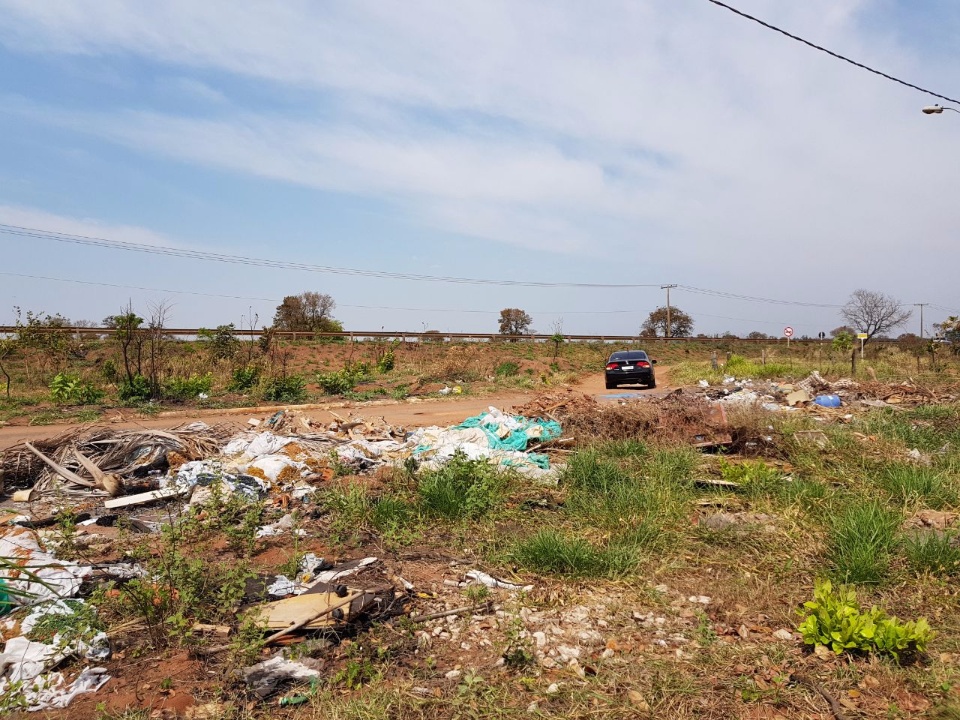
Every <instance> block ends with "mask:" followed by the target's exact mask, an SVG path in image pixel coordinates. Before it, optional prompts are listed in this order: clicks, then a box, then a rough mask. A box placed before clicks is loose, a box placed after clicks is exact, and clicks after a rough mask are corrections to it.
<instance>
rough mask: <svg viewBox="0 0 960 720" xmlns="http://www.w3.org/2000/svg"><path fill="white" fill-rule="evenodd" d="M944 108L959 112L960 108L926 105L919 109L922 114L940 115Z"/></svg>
mask: <svg viewBox="0 0 960 720" xmlns="http://www.w3.org/2000/svg"><path fill="white" fill-rule="evenodd" d="M944 110H951V111H952V112H955V113H960V110H957V109H956V108H954V107H950V106H949V105H948V106H943V105H927V106H926V107H924V108H922V109H921V112H923V114H924V115H940V114H941V113H942V112H943V111H944Z"/></svg>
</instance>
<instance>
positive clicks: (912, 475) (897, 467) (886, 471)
mask: <svg viewBox="0 0 960 720" xmlns="http://www.w3.org/2000/svg"><path fill="white" fill-rule="evenodd" d="M878 481H879V484H880V487H882V488H883V489H884V490H886V491H887V492H888V493H890V495H891V497H893V499H894V500H897V501H898V502H901V503H904V504H907V503H922V504H923V505H925V506H927V507H929V508H932V509H934V510H938V509H940V508H943V507H954V506H956V505H957V491H956V488H955V487H954V485H953V483H952V481H951V480H950V479H949V478H948V477H946V476H945V475H943V474H942V473H941V472H939V471H937V470H935V469H933V468H929V467H923V466H921V465H909V464H906V463H896V464H892V465H887V466H885V467H884V468H883V471H882V472H881V473H880V477H879V478H878Z"/></svg>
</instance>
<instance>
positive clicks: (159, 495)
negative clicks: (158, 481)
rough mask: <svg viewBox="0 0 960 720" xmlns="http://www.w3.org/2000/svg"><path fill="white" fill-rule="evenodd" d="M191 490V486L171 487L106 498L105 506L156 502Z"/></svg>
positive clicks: (113, 506)
mask: <svg viewBox="0 0 960 720" xmlns="http://www.w3.org/2000/svg"><path fill="white" fill-rule="evenodd" d="M188 492H189V488H181V487H170V488H166V489H164V490H151V491H150V492H145V493H140V494H139V495H127V496H126V497H118V498H110V499H109V500H105V501H104V503H103V506H104V507H105V508H107V509H113V508H121V507H127V506H128V505H145V504H147V503H151V502H156V501H157V500H170V499H171V498H175V497H180V496H181V495H184V494H186V493H188Z"/></svg>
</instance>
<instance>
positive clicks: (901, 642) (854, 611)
mask: <svg viewBox="0 0 960 720" xmlns="http://www.w3.org/2000/svg"><path fill="white" fill-rule="evenodd" d="M803 607H804V608H806V610H807V611H808V612H809V614H808V615H807V616H806V617H805V618H804V620H803V622H802V623H800V627H799V628H798V629H799V630H800V633H801V634H802V635H803V641H804V642H805V643H806V644H807V645H814V646H816V645H823V646H826V647H828V648H830V649H831V650H833V652H835V653H836V654H837V655H840V654H841V653H844V652H847V651H851V652H861V653H868V652H877V653H881V654H888V655H892V656H893V657H894V658H895V659H897V660H898V661H899V660H900V656H901V654H902V653H903V654H914V653H920V652H923V651H924V649H926V646H927V643H928V642H930V640H931V639H932V638H933V632H932V630H931V629H930V625H929V624H928V623H927V620H926V618H920V619H918V620H916V621H913V620H911V621H909V622H903V621H901V620H899V619H897V618H896V617H888V616H887V614H886V613H885V612H884V611H883V610H880V609H879V608H877V607H876V606H874V607H872V608H870V610H869V611H867V612H863V611H861V609H860V603H858V602H857V595H856V593H855V592H854V591H853V590H852V589H850V588H846V587H842V586H841V587H839V588H837V589H836V591H834V589H833V585H832V584H831V583H830V581H829V580H825V581H823V582H817V583H816V584H815V586H814V590H813V600H811V601H807V602H805V603H804V604H803ZM801 614H803V613H802V611H801Z"/></svg>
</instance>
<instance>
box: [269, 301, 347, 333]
mask: <svg viewBox="0 0 960 720" xmlns="http://www.w3.org/2000/svg"><path fill="white" fill-rule="evenodd" d="M336 306H337V304H336V303H335V302H334V300H333V298H332V297H330V296H329V295H327V294H325V293H318V292H302V293H300V294H299V295H287V296H286V297H285V298H283V302H282V303H280V304H279V305H278V306H277V312H276V314H275V315H274V316H273V326H274V327H275V328H276V329H277V330H290V331H293V332H341V331H342V330H343V325H341V324H340V323H339V322H337V321H336V320H334V318H333V314H332V313H333V309H334V308H335V307H336Z"/></svg>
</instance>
